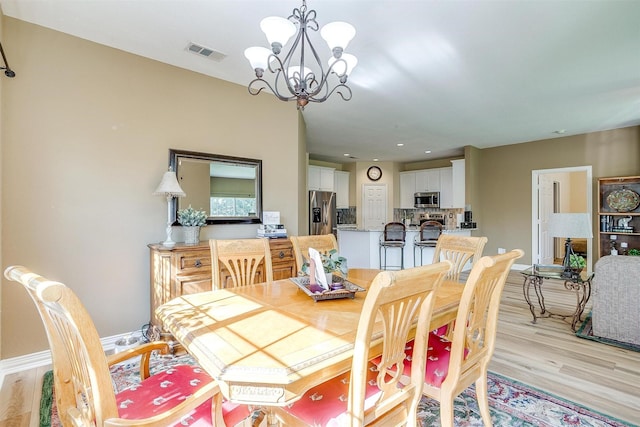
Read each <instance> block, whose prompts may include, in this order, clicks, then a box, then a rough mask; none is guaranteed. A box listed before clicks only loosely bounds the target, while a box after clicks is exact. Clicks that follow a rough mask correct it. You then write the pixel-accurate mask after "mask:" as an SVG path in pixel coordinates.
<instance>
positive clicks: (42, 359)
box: [0, 331, 139, 388]
mask: <svg viewBox="0 0 640 427" xmlns="http://www.w3.org/2000/svg"><path fill="white" fill-rule="evenodd" d="M136 334H139V331H136V332H130V333H126V334H120V335H113V336H110V337H106V338H102V339H100V342H101V343H102V348H104V351H105V353H107V354H110V353H113V350H114V349H115V343H116V341H117V340H119V339H120V338H126V337H129V336H131V335H136ZM50 364H51V351H49V350H45V351H39V352H37V353H31V354H25V355H24V356H18V357H12V358H9V359H3V360H0V388H2V383H3V382H4V377H5V376H6V375H9V374H13V373H16V372H20V371H26V370H28V369H34V368H39V367H41V366H46V365H50Z"/></svg>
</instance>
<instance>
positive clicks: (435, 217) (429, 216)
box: [420, 212, 445, 227]
mask: <svg viewBox="0 0 640 427" xmlns="http://www.w3.org/2000/svg"><path fill="white" fill-rule="evenodd" d="M427 221H436V222H439V223H440V224H442V226H443V227H444V226H445V215H444V214H443V213H434V212H430V213H423V214H420V225H422V224H423V223H425V222H427Z"/></svg>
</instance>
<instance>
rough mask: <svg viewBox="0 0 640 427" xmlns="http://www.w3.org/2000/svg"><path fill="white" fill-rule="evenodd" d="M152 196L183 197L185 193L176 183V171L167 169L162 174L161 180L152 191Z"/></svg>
mask: <svg viewBox="0 0 640 427" xmlns="http://www.w3.org/2000/svg"><path fill="white" fill-rule="evenodd" d="M153 195H154V196H170V197H184V196H186V193H185V192H184V191H182V188H180V184H178V178H177V177H176V173H175V172H174V171H173V170H171V169H169V170H168V171H167V172H165V173H164V175H162V181H160V184H159V185H158V188H156V191H154V192H153Z"/></svg>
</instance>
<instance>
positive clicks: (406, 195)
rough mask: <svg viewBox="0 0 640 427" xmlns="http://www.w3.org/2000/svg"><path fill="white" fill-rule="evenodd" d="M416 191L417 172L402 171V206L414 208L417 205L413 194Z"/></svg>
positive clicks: (402, 207)
mask: <svg viewBox="0 0 640 427" xmlns="http://www.w3.org/2000/svg"><path fill="white" fill-rule="evenodd" d="M415 192H416V173H415V172H400V208H401V209H413V208H414V207H415V205H414V200H413V194H414V193H415Z"/></svg>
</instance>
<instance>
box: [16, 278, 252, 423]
mask: <svg viewBox="0 0 640 427" xmlns="http://www.w3.org/2000/svg"><path fill="white" fill-rule="evenodd" d="M5 277H6V278H7V279H9V280H13V281H16V282H19V283H21V284H22V285H23V286H24V287H25V289H26V290H27V292H28V294H29V295H30V296H31V298H32V299H33V301H34V303H35V305H36V308H37V309H38V312H39V314H40V317H41V318H42V321H43V325H44V329H45V332H46V334H47V338H48V340H49V346H50V348H51V356H52V361H53V377H54V387H55V399H56V407H57V411H58V415H59V417H60V421H61V423H62V425H64V426H75V427H80V426H127V425H128V426H148V427H151V426H154V427H160V426H174V425H175V426H184V425H208V426H212V425H213V426H225V425H235V424H237V423H239V422H241V421H242V420H243V419H246V418H247V417H248V416H249V415H250V413H249V410H248V408H247V407H246V406H242V405H236V404H231V403H230V402H224V403H223V402H222V397H221V394H220V393H219V388H218V385H217V384H216V382H215V381H213V380H212V379H211V377H209V376H208V375H207V374H206V373H204V372H203V371H202V369H200V367H199V366H191V365H177V366H173V367H171V368H169V369H167V370H165V371H163V372H159V373H156V374H155V375H152V376H151V375H150V372H149V364H150V360H151V353H152V352H153V351H160V352H162V353H167V352H168V350H169V346H168V344H167V343H166V342H151V343H146V344H143V345H141V346H138V347H136V348H132V349H128V350H126V351H123V352H119V353H116V354H113V355H111V356H106V355H105V352H104V350H103V348H102V344H101V342H100V336H99V335H98V331H97V330H96V328H95V326H94V324H93V321H92V320H91V317H90V316H89V314H88V312H87V311H86V309H85V308H84V306H83V304H82V302H81V301H80V300H79V299H78V297H77V296H76V295H75V294H74V292H73V291H72V290H71V289H70V288H68V287H67V286H65V285H64V284H62V283H59V282H54V281H51V280H48V279H46V278H44V277H42V276H39V275H37V274H35V273H32V272H31V271H29V270H28V269H27V268H25V267H22V266H12V267H9V268H7V269H6V270H5ZM136 356H140V379H141V381H140V384H139V385H137V386H135V387H130V388H127V389H125V390H122V391H120V392H118V393H116V392H115V391H114V388H113V383H112V379H111V374H110V371H109V368H110V366H112V365H114V364H116V363H120V362H123V361H125V360H127V359H131V358H133V357H136Z"/></svg>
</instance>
